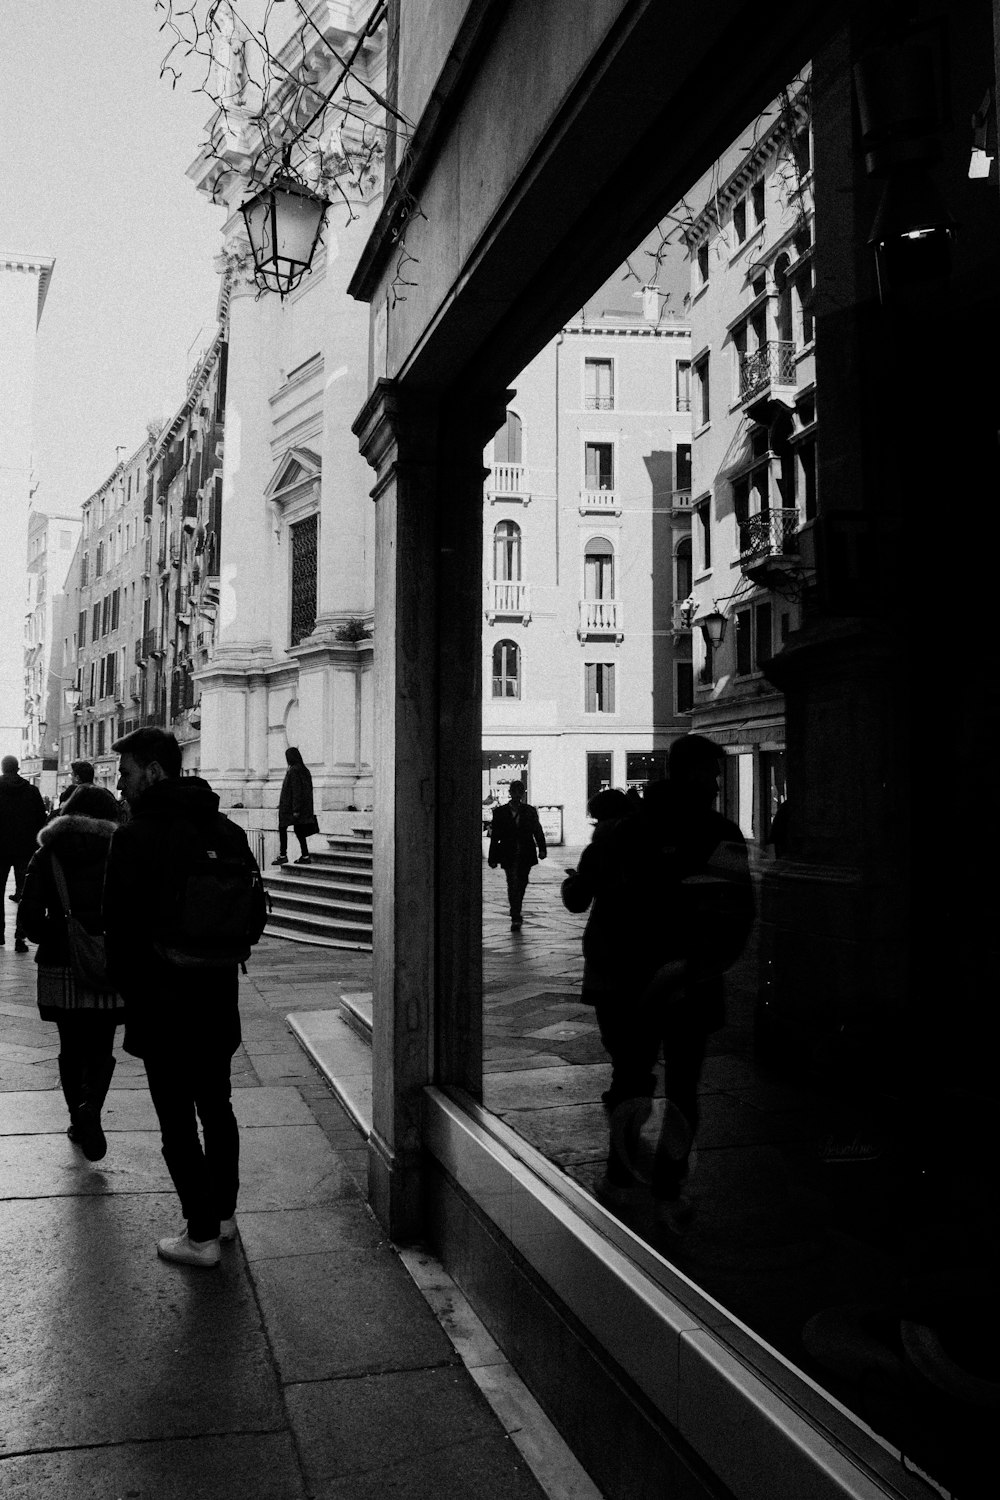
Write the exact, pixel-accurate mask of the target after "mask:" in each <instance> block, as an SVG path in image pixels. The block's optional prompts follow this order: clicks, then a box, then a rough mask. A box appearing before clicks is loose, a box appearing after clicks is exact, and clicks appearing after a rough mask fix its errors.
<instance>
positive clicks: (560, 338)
mask: <svg viewBox="0 0 1000 1500" xmlns="http://www.w3.org/2000/svg"><path fill="white" fill-rule="evenodd" d="M563 337H564V335H563V333H562V332H561V331H560V332H559V333H558V334H557V335H556V588H558V587H559V347H560V345H561V344H562V341H563Z"/></svg>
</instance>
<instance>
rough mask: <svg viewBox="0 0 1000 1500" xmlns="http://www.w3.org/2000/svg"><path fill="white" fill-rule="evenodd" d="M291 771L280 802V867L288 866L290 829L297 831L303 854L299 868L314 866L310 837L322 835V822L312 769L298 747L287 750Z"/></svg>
mask: <svg viewBox="0 0 1000 1500" xmlns="http://www.w3.org/2000/svg"><path fill="white" fill-rule="evenodd" d="M285 761H286V762H287V765H288V769H287V770H286V772H285V779H284V781H283V782H282V783H281V796H280V797H279V799H278V839H279V848H278V857H277V859H276V860H274V861H273V863H274V864H276V865H287V863H288V830H289V828H292V829H294V831H295V837H296V838H297V839H298V841H299V848H300V849H301V851H302V853H301V854H300V855H299V857H298V859H297V860H296V861H295V863H296V864H297V865H309V864H312V856H311V854H310V853H309V835H310V834H311V833H319V821H318V819H317V817H316V814H315V813H314V812H313V783H312V776H311V775H310V772H309V767H308V766H307V765H305V763H304V762H303V760H302V752H301V751H300V750H297V749H296V747H295V746H294V745H289V747H288V749H287V750H286V751H285Z"/></svg>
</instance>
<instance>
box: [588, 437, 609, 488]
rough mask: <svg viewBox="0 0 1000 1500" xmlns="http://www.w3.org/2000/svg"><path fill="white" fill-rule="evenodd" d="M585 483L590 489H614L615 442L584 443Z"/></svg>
mask: <svg viewBox="0 0 1000 1500" xmlns="http://www.w3.org/2000/svg"><path fill="white" fill-rule="evenodd" d="M583 453H584V483H585V485H586V488H587V489H588V490H613V489H614V487H615V450H614V444H613V443H586V444H585V445H584V450H583Z"/></svg>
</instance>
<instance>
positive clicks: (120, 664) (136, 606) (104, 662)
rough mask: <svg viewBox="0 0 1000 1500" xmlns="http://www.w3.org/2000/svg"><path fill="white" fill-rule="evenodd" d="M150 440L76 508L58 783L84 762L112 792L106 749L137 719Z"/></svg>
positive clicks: (112, 764)
mask: <svg viewBox="0 0 1000 1500" xmlns="http://www.w3.org/2000/svg"><path fill="white" fill-rule="evenodd" d="M149 452H150V441H149V440H148V439H147V440H146V441H145V442H143V443H142V444H140V446H139V447H138V448H137V449H136V450H135V452H134V453H132V454H131V456H130V457H129V458H126V459H121V460H119V462H118V463H116V464H115V466H114V468H113V469H112V470H111V473H110V474H109V475H108V477H107V479H105V480H104V482H103V484H101V485H100V486H99V487H98V488H97V489H96V490H95V491H94V492H93V494H91V495H88V497H87V499H86V500H85V501H84V502H83V505H82V507H81V534H80V539H79V542H78V544H77V548H76V552H75V554H74V558H73V566H72V568H71V571H70V575H69V577H68V579H67V583H66V599H67V609H66V629H65V630H64V632H63V640H62V647H63V670H62V682H63V686H64V691H63V694H62V702H63V710H62V716H61V727H60V734H59V768H58V769H59V779H60V782H61V783H65V782H67V781H68V780H69V776H70V762H71V761H74V760H89V761H91V762H92V763H93V766H94V777H95V780H96V782H97V783H98V785H100V786H105V787H109V788H111V789H112V790H113V789H114V788H115V785H116V783H117V779H118V757H117V756H116V755H114V754H112V751H111V746H112V744H113V743H114V741H115V740H116V739H117V738H118V737H119V736H120V735H123V734H127V733H128V732H129V731H130V730H132V729H134V728H136V727H137V726H138V725H139V724H140V723H142V722H143V718H142V715H143V700H142V690H141V685H140V680H139V676H138V670H137V666H136V644H137V642H139V641H140V640H141V633H142V622H143V619H144V616H145V614H146V613H147V611H146V606H145V602H144V600H145V591H146V586H147V579H146V577H145V571H146V569H147V556H148V546H147V541H148V531H147V526H146V521H145V518H144V515H143V511H144V504H145V495H146V490H147V483H148V476H147V462H148V459H149Z"/></svg>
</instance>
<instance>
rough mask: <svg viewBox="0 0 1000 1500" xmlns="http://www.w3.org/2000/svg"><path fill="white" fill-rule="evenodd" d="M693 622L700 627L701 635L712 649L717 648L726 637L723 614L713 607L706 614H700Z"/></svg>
mask: <svg viewBox="0 0 1000 1500" xmlns="http://www.w3.org/2000/svg"><path fill="white" fill-rule="evenodd" d="M695 623H696V624H697V625H699V626H700V627H701V632H702V635H703V636H704V637H705V640H706V641H707V642H708V644H709V645H710V646H711V647H712V649H713V651H714V650H717V649H718V647H719V646H721V645H722V642H723V641H724V640H725V638H726V623H727V622H726V617H725V615H723V614H720V613H719V611H718V610H717V609H713V610H710V611H709V613H708V614H707V615H702V616H701V618H700V619H699V620H697V621H696V622H695Z"/></svg>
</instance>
